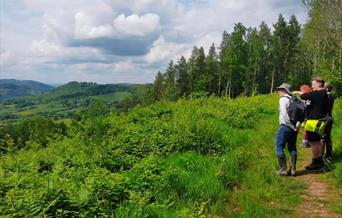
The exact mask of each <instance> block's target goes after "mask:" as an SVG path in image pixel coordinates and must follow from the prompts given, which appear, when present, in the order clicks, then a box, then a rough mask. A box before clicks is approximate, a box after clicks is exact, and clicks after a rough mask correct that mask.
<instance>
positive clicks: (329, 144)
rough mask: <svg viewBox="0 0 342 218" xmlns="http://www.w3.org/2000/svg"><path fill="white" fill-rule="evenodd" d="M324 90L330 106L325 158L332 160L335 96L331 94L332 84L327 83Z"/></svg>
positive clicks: (325, 139) (328, 107)
mask: <svg viewBox="0 0 342 218" xmlns="http://www.w3.org/2000/svg"><path fill="white" fill-rule="evenodd" d="M324 89H325V90H326V91H327V94H328V105H327V115H328V123H327V126H326V127H325V136H324V142H325V148H326V150H325V158H326V159H331V158H332V141H331V129H332V125H333V117H332V110H333V107H334V100H335V99H334V96H333V95H332V94H331V91H332V89H333V87H332V85H331V84H330V83H325V85H324Z"/></svg>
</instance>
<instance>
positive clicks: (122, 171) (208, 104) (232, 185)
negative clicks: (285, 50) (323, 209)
mask: <svg viewBox="0 0 342 218" xmlns="http://www.w3.org/2000/svg"><path fill="white" fill-rule="evenodd" d="M107 97H108V98H111V97H110V96H106V98H107ZM95 112H96V111H95ZM334 112H336V120H337V119H340V117H341V102H340V101H338V102H337V103H336V107H335V111H334ZM69 123H70V124H71V126H72V128H71V129H70V130H69V135H68V137H66V138H64V139H63V138H62V139H59V140H56V141H52V142H50V144H49V145H48V146H47V147H46V148H39V145H38V147H37V146H36V147H34V149H27V150H21V151H20V152H18V153H16V154H8V155H5V156H3V157H1V163H0V213H1V214H4V216H8V217H11V216H41V217H43V216H60V217H64V216H68V215H69V216H76V217H78V216H81V217H89V216H91V217H93V216H100V217H102V216H104V217H106V216H109V217H110V216H115V217H291V216H292V217H293V216H294V215H295V211H294V209H293V208H294V207H295V206H296V205H298V204H299V203H301V198H300V195H301V194H302V193H303V190H304V189H305V187H306V184H301V183H298V180H294V179H292V178H290V177H286V178H283V177H277V176H276V175H275V171H276V168H277V160H276V155H275V148H274V136H275V133H276V131H277V128H278V126H279V124H278V96H276V95H266V96H257V97H253V98H239V99H236V100H229V99H225V98H208V99H206V98H205V99H193V100H184V99H182V100H179V101H178V102H176V103H170V102H158V103H155V104H153V105H151V106H148V107H140V106H139V107H136V108H134V109H133V110H132V111H130V112H129V113H127V114H125V113H121V114H113V113H111V114H109V115H106V116H101V115H98V116H89V118H88V119H84V120H82V121H80V122H78V123H73V122H72V121H69ZM341 129H342V127H341V126H340V124H336V125H335V126H334V132H333V140H334V143H335V145H336V146H335V152H336V154H340V153H338V152H339V151H340V148H341V147H340V145H341V144H340V142H341V138H340V137H341V134H339V133H340V131H341ZM32 143H34V142H32ZM337 156H338V155H337ZM48 166H51V170H49V168H48ZM335 166H336V168H335V170H334V171H333V172H332V173H331V175H333V176H332V179H333V180H335V181H339V182H340V183H341V181H340V178H341V176H340V175H341V172H342V171H341V170H342V166H341V165H340V164H339V163H336V164H335ZM44 167H45V168H44ZM42 169H47V170H45V171H44V170H42Z"/></svg>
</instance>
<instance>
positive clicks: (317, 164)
mask: <svg viewBox="0 0 342 218" xmlns="http://www.w3.org/2000/svg"><path fill="white" fill-rule="evenodd" d="M322 167H324V162H323V158H322V157H319V158H312V162H311V164H310V165H308V166H306V167H305V169H306V170H319V169H321V168H322Z"/></svg>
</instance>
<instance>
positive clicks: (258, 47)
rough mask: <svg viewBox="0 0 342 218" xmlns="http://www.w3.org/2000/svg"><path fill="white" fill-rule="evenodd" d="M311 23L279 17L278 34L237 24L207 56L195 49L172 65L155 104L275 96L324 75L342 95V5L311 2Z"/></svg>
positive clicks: (159, 82) (161, 77) (158, 83)
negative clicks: (282, 87) (201, 97)
mask: <svg viewBox="0 0 342 218" xmlns="http://www.w3.org/2000/svg"><path fill="white" fill-rule="evenodd" d="M304 3H305V5H306V6H307V7H308V8H309V11H310V12H309V16H310V20H309V22H308V23H307V24H306V25H301V24H299V23H298V21H297V19H296V17H295V16H292V17H291V18H290V19H289V20H288V21H287V20H286V19H285V18H284V17H283V16H282V15H279V18H278V21H277V22H276V23H275V24H274V25H273V31H272V30H271V28H270V27H268V26H267V25H266V24H265V23H264V22H262V23H261V24H260V26H259V27H258V28H251V27H245V26H244V25H243V24H242V23H237V24H235V26H234V31H233V32H231V33H227V32H226V31H224V32H223V35H222V42H221V44H220V45H218V47H217V46H215V45H214V44H213V45H212V46H211V48H210V49H209V52H208V54H205V51H204V49H203V47H194V49H193V51H192V54H191V57H190V58H188V59H186V58H184V57H180V58H179V59H178V60H177V61H176V62H174V61H171V62H170V63H169V66H168V68H167V70H166V72H164V73H162V72H158V74H157V76H156V79H155V82H154V90H153V94H154V96H153V98H154V100H160V99H168V100H175V99H178V98H179V97H183V96H189V95H191V94H192V95H198V94H199V95H216V96H228V97H233V98H234V97H236V96H240V95H243V96H254V95H256V94H266V93H272V92H273V91H274V88H275V87H276V86H278V85H280V84H281V83H283V82H288V83H290V84H291V85H292V86H293V88H298V87H299V86H300V85H302V84H309V82H310V80H311V78H312V77H313V76H322V77H324V78H325V79H326V80H327V81H329V82H331V83H332V84H333V86H335V88H336V89H335V90H336V92H337V94H338V95H341V94H342V93H341V92H342V3H341V1H339V0H333V1H305V2H304Z"/></svg>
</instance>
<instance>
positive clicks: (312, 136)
mask: <svg viewBox="0 0 342 218" xmlns="http://www.w3.org/2000/svg"><path fill="white" fill-rule="evenodd" d="M307 134H308V141H309V142H319V141H321V139H322V136H321V135H320V134H318V133H316V132H309V131H308V132H307Z"/></svg>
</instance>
